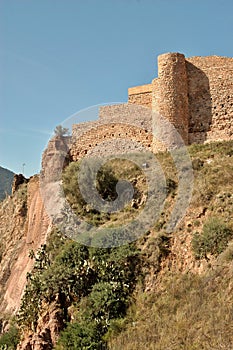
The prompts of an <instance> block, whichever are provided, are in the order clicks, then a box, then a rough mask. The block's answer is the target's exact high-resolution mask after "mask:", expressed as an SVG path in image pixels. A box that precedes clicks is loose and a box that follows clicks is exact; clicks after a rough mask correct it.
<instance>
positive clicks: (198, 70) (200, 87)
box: [71, 53, 233, 160]
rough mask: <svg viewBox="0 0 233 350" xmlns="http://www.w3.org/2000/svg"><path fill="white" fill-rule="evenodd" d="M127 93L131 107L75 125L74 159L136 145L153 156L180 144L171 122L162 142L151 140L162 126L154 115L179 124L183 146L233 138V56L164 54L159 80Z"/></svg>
mask: <svg viewBox="0 0 233 350" xmlns="http://www.w3.org/2000/svg"><path fill="white" fill-rule="evenodd" d="M128 94H129V98H128V103H126V104H120V105H111V106H103V107H100V109H99V119H98V120H96V121H94V122H88V123H81V124H76V125H74V126H73V135H72V136H73V140H75V141H74V142H73V145H72V147H71V156H72V158H73V159H74V160H78V159H79V158H81V157H83V156H84V155H86V154H92V155H101V154H103V153H104V154H105V153H106V152H107V149H108V148H110V149H112V150H111V152H112V153H116V152H117V153H124V152H128V151H130V149H131V150H139V149H140V146H139V145H138V144H137V143H139V144H140V143H141V144H142V146H145V147H147V148H149V149H152V150H153V151H154V152H157V151H158V150H163V149H164V145H165V148H167V145H168V146H169V147H173V146H175V145H177V142H179V141H178V139H176V136H174V135H175V133H174V134H173V135H172V132H171V129H169V123H168V124H167V126H166V125H165V127H164V130H162V133H161V135H162V134H163V135H162V138H159V137H158V138H157V139H156V137H154V139H153V137H152V133H153V132H154V131H155V129H156V127H157V128H158V124H159V119H158V118H156V120H155V122H154V118H153V123H152V112H153V111H157V112H159V114H160V115H162V116H163V118H165V120H168V121H169V122H170V123H171V124H173V125H174V126H175V128H176V129H177V131H178V132H179V133H180V135H181V137H182V139H183V140H184V142H185V144H192V143H203V142H206V141H212V140H229V139H233V122H232V119H233V58H226V57H217V56H210V57H193V58H188V59H185V56H184V55H183V54H180V53H167V54H163V55H160V56H159V57H158V78H156V79H154V80H153V81H152V83H151V84H147V85H142V86H136V87H132V88H129V89H128ZM140 106H141V109H140ZM145 107H147V108H145ZM152 124H153V131H152ZM158 135H159V134H158ZM159 136H160V135H159ZM127 139H128V140H131V141H132V144H133V143H134V145H131V146H130V144H129V143H128V142H126V140H127ZM114 140H115V141H114ZM116 140H117V141H116ZM161 140H162V143H161ZM167 140H168V142H167ZM164 141H165V142H164ZM101 144H102V146H100V145H101ZM111 152H110V153H111Z"/></svg>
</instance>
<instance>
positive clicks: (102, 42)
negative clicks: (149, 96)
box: [0, 0, 233, 176]
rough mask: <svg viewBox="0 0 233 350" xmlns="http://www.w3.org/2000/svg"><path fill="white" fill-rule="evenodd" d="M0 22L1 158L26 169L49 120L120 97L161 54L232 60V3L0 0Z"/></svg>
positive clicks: (148, 73)
mask: <svg viewBox="0 0 233 350" xmlns="http://www.w3.org/2000/svg"><path fill="white" fill-rule="evenodd" d="M0 23H1V24H0V116H1V117H0V118H1V119H0V121H1V124H0V137H1V138H0V165H1V166H3V167H7V168H9V169H11V170H13V171H14V172H22V164H23V163H26V166H25V174H26V175H27V176H30V175H33V174H35V173H37V172H39V170H40V161H41V154H42V151H43V149H44V148H45V147H46V144H47V141H48V139H49V137H50V134H51V133H52V131H53V129H54V127H55V126H56V125H58V124H61V123H62V122H63V121H64V120H65V119H66V118H68V117H69V116H70V115H72V114H74V113H75V112H77V111H79V110H80V109H83V108H86V107H89V106H92V105H95V104H99V103H103V102H111V101H118V102H125V101H127V89H128V87H130V86H135V85H139V84H144V83H149V82H150V81H151V80H152V78H153V77H155V76H156V75H157V67H156V60H157V56H158V55H159V54H161V53H164V52H172V51H175V52H176V51H178V52H182V53H184V54H185V55H186V56H207V55H221V56H230V57H233V45H232V41H233V39H232V38H233V1H232V0H0ZM80 121H81V120H80Z"/></svg>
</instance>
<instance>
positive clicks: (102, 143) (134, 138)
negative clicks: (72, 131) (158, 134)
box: [70, 123, 153, 161]
mask: <svg viewBox="0 0 233 350" xmlns="http://www.w3.org/2000/svg"><path fill="white" fill-rule="evenodd" d="M115 140H117V141H116V142H115ZM127 140H130V142H128V141H127ZM110 141H111V142H110ZM152 141H153V137H152V133H151V132H149V131H148V130H144V129H142V128H139V127H136V126H132V125H128V124H119V123H108V124H103V125H99V126H98V127H96V128H91V129H89V130H88V131H87V132H85V133H83V134H82V135H81V136H80V137H79V138H77V139H74V140H73V145H72V147H71V151H70V156H71V158H72V160H74V161H77V160H79V159H81V158H82V157H84V156H85V155H92V156H97V155H100V154H103V155H113V154H119V153H120V154H122V153H127V152H132V151H141V150H142V149H143V147H142V146H144V147H145V148H150V147H151V146H152ZM95 149H96V150H95Z"/></svg>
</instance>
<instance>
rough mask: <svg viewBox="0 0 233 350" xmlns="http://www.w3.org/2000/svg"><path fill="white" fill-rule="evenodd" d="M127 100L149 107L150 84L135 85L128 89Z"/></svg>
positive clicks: (150, 99)
mask: <svg viewBox="0 0 233 350" xmlns="http://www.w3.org/2000/svg"><path fill="white" fill-rule="evenodd" d="M128 102H129V103H130V104H136V105H141V106H145V107H148V108H151V106H152V84H147V85H141V86H135V87H132V88H129V89H128Z"/></svg>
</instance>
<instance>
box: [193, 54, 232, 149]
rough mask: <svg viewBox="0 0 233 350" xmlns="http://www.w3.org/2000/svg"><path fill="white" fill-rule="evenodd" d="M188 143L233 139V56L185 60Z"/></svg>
mask: <svg viewBox="0 0 233 350" xmlns="http://www.w3.org/2000/svg"><path fill="white" fill-rule="evenodd" d="M186 69H187V77H188V93H189V143H194V142H196V143H200V142H205V141H211V140H228V139H232V138H233V122H232V119H233V59H232V58H227V57H217V56H210V57H193V58H188V59H186Z"/></svg>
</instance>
